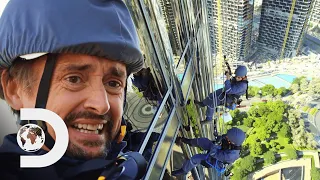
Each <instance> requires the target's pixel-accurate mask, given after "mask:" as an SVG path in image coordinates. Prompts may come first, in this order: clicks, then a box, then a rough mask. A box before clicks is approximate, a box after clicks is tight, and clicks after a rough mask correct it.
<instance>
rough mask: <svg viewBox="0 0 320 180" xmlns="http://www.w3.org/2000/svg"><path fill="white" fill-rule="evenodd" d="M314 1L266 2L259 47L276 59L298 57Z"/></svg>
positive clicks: (283, 0)
mask: <svg viewBox="0 0 320 180" xmlns="http://www.w3.org/2000/svg"><path fill="white" fill-rule="evenodd" d="M312 1H313V0H293V1H288V0H264V1H263V2H262V10H261V20H260V28H259V38H258V43H259V46H260V47H261V48H263V49H267V50H268V51H269V52H270V53H272V54H273V55H274V56H273V57H274V58H275V59H278V58H280V59H281V58H290V57H293V56H296V55H297V54H298V51H299V49H300V45H301V42H302V39H303V36H304V33H305V30H306V27H307V23H308V17H309V14H310V8H311V4H312Z"/></svg>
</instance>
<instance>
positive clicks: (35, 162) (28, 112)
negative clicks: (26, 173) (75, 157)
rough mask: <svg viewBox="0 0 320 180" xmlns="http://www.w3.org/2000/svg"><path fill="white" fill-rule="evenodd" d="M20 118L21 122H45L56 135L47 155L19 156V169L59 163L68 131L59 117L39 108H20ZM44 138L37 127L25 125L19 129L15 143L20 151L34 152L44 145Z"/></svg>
mask: <svg viewBox="0 0 320 180" xmlns="http://www.w3.org/2000/svg"><path fill="white" fill-rule="evenodd" d="M20 117H21V121H26V120H41V121H45V122H47V123H48V124H50V125H51V127H52V128H53V130H54V132H55V135H56V138H55V144H54V146H53V148H52V149H51V150H50V151H49V152H48V153H46V154H44V155H39V156H30V155H28V156H20V167H21V168H41V167H47V166H50V165H52V164H54V163H56V162H57V161H59V160H60V158H61V157H62V156H63V155H64V153H65V152H66V150H67V147H68V143H69V134H68V129H67V126H66V124H65V123H64V121H63V120H62V119H61V117H60V116H58V115H57V114H56V113H54V112H52V111H49V110H47V109H41V108H22V109H21V110H20ZM39 130H41V132H40V131H39ZM44 136H45V134H44V132H43V130H42V129H41V128H40V127H39V126H37V125H33V124H26V125H25V126H23V127H21V128H20V130H19V132H18V134H17V141H18V144H19V146H20V147H21V149H23V150H25V151H28V152H34V151H37V150H39V149H40V148H41V147H42V145H43V144H44V142H45V139H44ZM19 141H20V142H19ZM20 143H21V144H20Z"/></svg>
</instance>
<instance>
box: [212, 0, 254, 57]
mask: <svg viewBox="0 0 320 180" xmlns="http://www.w3.org/2000/svg"><path fill="white" fill-rule="evenodd" d="M208 2H209V1H208ZM212 6H213V9H212V11H213V24H214V29H215V31H214V34H215V38H214V41H215V43H214V44H215V47H216V51H217V52H218V53H219V52H220V53H222V54H223V55H227V58H228V59H229V60H230V61H231V62H232V61H241V60H245V59H246V57H247V56H248V54H249V51H250V46H251V33H252V20H253V0H239V1H232V0H226V1H221V0H212ZM208 9H210V8H208ZM209 13H210V11H209V10H208V14H209ZM219 16H220V20H219ZM209 30H210V24H209ZM219 33H221V35H219ZM211 44H212V43H211ZM219 48H221V49H219Z"/></svg>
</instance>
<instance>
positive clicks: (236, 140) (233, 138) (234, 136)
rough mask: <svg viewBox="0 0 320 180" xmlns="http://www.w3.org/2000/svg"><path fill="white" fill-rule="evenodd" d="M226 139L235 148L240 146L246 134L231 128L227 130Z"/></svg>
mask: <svg viewBox="0 0 320 180" xmlns="http://www.w3.org/2000/svg"><path fill="white" fill-rule="evenodd" d="M227 137H228V139H229V141H230V142H232V143H233V144H235V145H236V146H241V144H242V143H243V141H244V140H245V138H246V134H245V133H244V132H243V131H242V130H241V129H239V128H236V127H233V128H231V129H229V130H228V132H227Z"/></svg>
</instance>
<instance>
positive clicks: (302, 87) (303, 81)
mask: <svg viewBox="0 0 320 180" xmlns="http://www.w3.org/2000/svg"><path fill="white" fill-rule="evenodd" d="M308 86H309V81H308V80H307V78H303V79H301V81H300V91H301V92H302V93H307V92H308Z"/></svg>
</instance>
